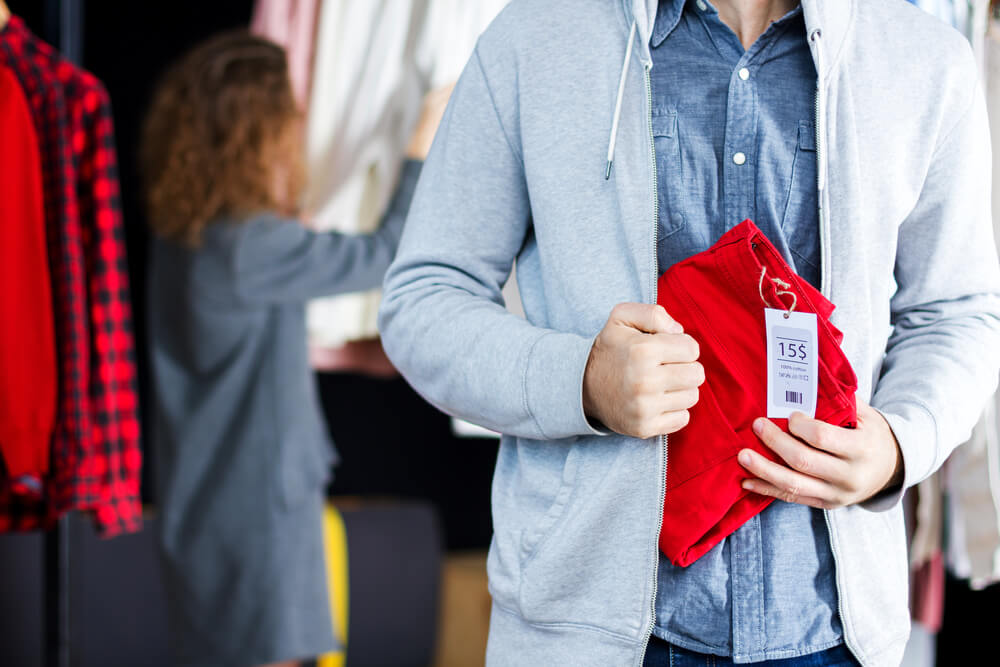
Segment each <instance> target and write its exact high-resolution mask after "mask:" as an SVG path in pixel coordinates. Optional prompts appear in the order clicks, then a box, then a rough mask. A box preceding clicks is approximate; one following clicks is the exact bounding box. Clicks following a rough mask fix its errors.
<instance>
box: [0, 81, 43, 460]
mask: <svg viewBox="0 0 1000 667" xmlns="http://www.w3.org/2000/svg"><path fill="white" fill-rule="evenodd" d="M0 128H3V132H4V139H3V140H2V141H0V285H3V286H4V289H3V290H2V291H0V322H3V323H4V325H3V326H2V327H0V453H2V454H3V463H4V468H5V471H6V474H7V475H8V476H9V477H11V478H12V479H18V478H20V477H22V476H25V475H29V476H31V477H34V478H36V479H41V478H42V477H43V476H44V475H45V474H46V473H47V472H48V469H49V443H50V441H51V438H52V429H53V427H54V424H55V412H56V354H55V334H54V333H53V322H52V287H51V285H50V282H49V263H48V250H47V248H46V239H45V207H44V199H43V194H42V166H41V162H40V159H39V151H38V140H37V138H36V136H35V127H34V125H33V123H32V119H31V111H30V109H29V108H28V102H27V100H26V99H25V97H24V92H23V91H22V90H21V86H20V84H19V83H18V81H17V79H16V78H15V77H14V75H13V74H12V73H11V72H10V71H9V70H7V69H5V68H0Z"/></svg>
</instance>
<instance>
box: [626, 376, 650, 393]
mask: <svg viewBox="0 0 1000 667" xmlns="http://www.w3.org/2000/svg"><path fill="white" fill-rule="evenodd" d="M627 391H628V393H629V395H631V396H635V397H638V396H642V395H643V394H645V393H646V381H645V380H644V379H642V378H633V379H630V380H629V381H628V384H627Z"/></svg>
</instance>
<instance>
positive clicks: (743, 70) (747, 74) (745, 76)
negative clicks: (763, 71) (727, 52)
mask: <svg viewBox="0 0 1000 667" xmlns="http://www.w3.org/2000/svg"><path fill="white" fill-rule="evenodd" d="M740 78H741V79H743V80H744V81H746V80H747V79H749V78H750V70H748V69H747V68H746V67H741V68H740Z"/></svg>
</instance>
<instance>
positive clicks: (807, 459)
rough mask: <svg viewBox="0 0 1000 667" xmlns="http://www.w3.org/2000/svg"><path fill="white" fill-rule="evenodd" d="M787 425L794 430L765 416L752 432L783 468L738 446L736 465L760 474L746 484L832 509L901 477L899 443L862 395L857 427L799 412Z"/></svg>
mask: <svg viewBox="0 0 1000 667" xmlns="http://www.w3.org/2000/svg"><path fill="white" fill-rule="evenodd" d="M788 429H789V431H791V433H792V435H789V434H787V433H785V432H784V431H782V430H781V429H780V428H778V427H777V426H776V425H775V424H774V423H773V422H771V421H769V420H767V419H763V418H760V419H757V420H756V421H755V422H754V432H755V433H756V434H757V436H758V437H759V438H760V439H761V440H762V441H763V442H764V444H765V445H767V446H768V447H769V448H770V449H771V450H772V451H773V452H774V453H775V454H777V455H778V456H779V457H780V458H781V459H782V460H783V461H784V462H785V463H786V464H787V467H786V466H784V465H781V464H780V463H774V462H772V461H769V460H767V459H766V458H764V457H763V456H761V455H760V454H758V453H757V452H754V451H752V450H749V449H744V450H742V451H741V452H740V455H739V462H740V465H742V466H743V467H744V468H746V469H747V470H748V471H749V472H750V473H752V474H753V475H756V477H757V478H758V479H748V480H746V481H744V482H743V488H744V489H747V490H748V491H753V492H754V493H759V494H761V495H764V496H773V497H775V498H778V499H780V500H784V501H786V502H790V503H799V504H801V505H809V506H810V507H818V508H821V509H832V508H834V507H844V506H846V505H853V504H855V503H860V502H863V501H865V500H868V499H869V498H871V497H873V496H875V495H877V494H878V493H880V492H882V491H884V490H886V489H889V488H891V487H893V486H897V485H899V484H900V483H901V482H902V479H903V458H902V455H901V453H900V451H899V443H898V442H896V437H895V436H894V435H893V433H892V429H891V428H889V424H888V423H887V422H886V421H885V417H883V416H882V414H881V413H880V412H878V411H877V410H875V409H874V408H872V407H871V406H869V405H868V404H867V403H865V402H864V401H862V400H861V399H858V427H857V428H856V429H848V428H841V427H839V426H831V425H830V424H827V423H825V422H821V421H818V420H816V419H812V418H810V417H807V416H806V415H804V414H802V413H801V412H796V413H794V414H792V416H791V417H790V418H789V419H788ZM793 435H794V436H797V437H793Z"/></svg>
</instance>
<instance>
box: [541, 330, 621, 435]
mask: <svg viewBox="0 0 1000 667" xmlns="http://www.w3.org/2000/svg"><path fill="white" fill-rule="evenodd" d="M593 344H594V338H584V337H583V336H577V335H575V334H567V333H557V332H549V333H546V334H545V335H543V336H542V337H540V338H539V339H538V340H536V341H535V343H534V345H533V346H532V348H531V351H530V352H529V353H528V363H527V367H526V369H525V372H524V397H525V401H526V403H527V406H526V407H527V409H528V413H529V414H530V415H531V418H532V419H533V420H534V422H535V425H536V426H537V427H538V430H539V431H540V432H541V434H542V437H543V438H545V439H546V440H556V439H559V438H567V437H571V436H576V435H607V434H608V432H607V431H602V430H598V429H596V428H594V426H593V425H592V424H591V423H590V421H589V420H588V419H587V416H586V415H585V414H584V412H583V374H584V372H585V371H586V370H587V360H588V359H589V358H590V349H591V347H593Z"/></svg>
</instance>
